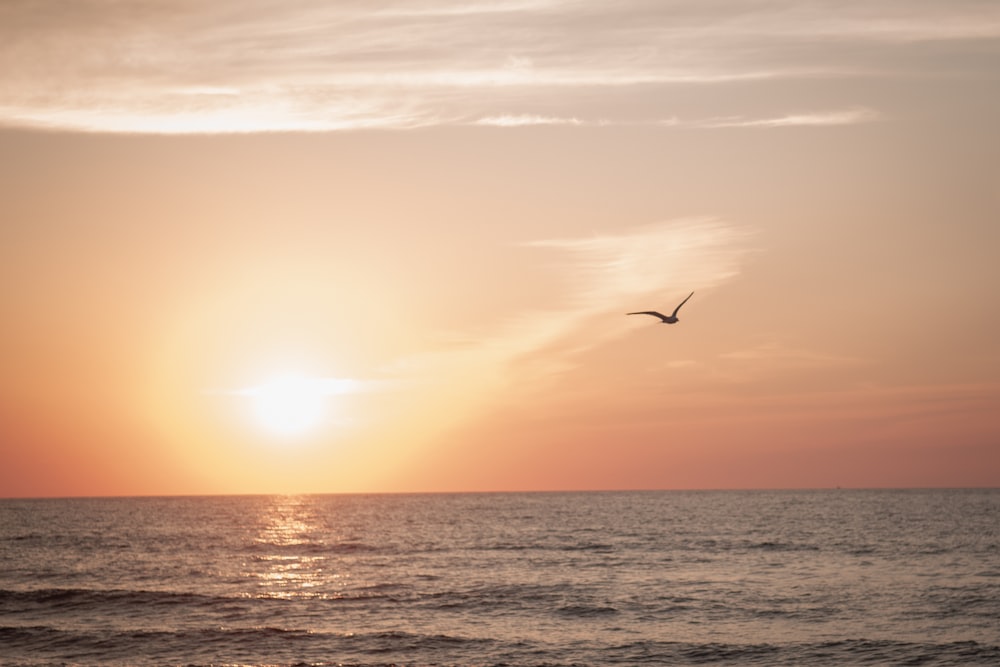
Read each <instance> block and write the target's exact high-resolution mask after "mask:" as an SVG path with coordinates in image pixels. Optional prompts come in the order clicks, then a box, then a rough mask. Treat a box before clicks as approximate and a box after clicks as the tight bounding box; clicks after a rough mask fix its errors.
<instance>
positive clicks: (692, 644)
mask: <svg viewBox="0 0 1000 667" xmlns="http://www.w3.org/2000/svg"><path fill="white" fill-rule="evenodd" d="M0 664H2V665H75V664H79V665H390V664H395V665H461V666H472V665H477V666H489V665H504V666H508V667H518V666H529V665H548V666H558V665H594V666H597V665H602V666H603V665H644V664H650V665H706V664H720V665H993V666H995V665H1000V490H955V491H951V490H904V491H881V490H878V491H875V490H872V491H856V490H850V491H847V490H827V491H775V492H765V491H746V492H744V491H729V492H726V491H720V492H620V493H618V492H615V493H610V492H608V493H524V494H520V493H510V494H454V495H445V494H442V495H329V496H301V497H285V496H281V497H264V496H260V497H204V498H122V499H65V500H54V499H51V500H49V499H47V500H0Z"/></svg>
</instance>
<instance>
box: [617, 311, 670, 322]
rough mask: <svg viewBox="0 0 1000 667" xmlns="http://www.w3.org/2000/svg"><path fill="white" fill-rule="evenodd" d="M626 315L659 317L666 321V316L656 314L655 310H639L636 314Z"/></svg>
mask: <svg viewBox="0 0 1000 667" xmlns="http://www.w3.org/2000/svg"><path fill="white" fill-rule="evenodd" d="M625 314H626V315H652V316H653V317H659V318H660V319H661V320H664V321H665V320H666V319H667V316H666V315H664V314H663V313H658V312H656V311H655V310H640V311H639V312H637V313H625Z"/></svg>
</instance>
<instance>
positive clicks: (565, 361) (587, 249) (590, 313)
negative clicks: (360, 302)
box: [396, 218, 751, 378]
mask: <svg viewBox="0 0 1000 667" xmlns="http://www.w3.org/2000/svg"><path fill="white" fill-rule="evenodd" d="M750 238H751V232H750V231H749V230H747V229H745V228H741V227H738V226H736V225H733V224H731V223H728V222H726V221H723V220H720V219H717V218H692V219H681V220H670V221H665V222H660V223H655V224H650V225H644V226H640V227H637V228H634V229H631V230H628V231H625V232H621V233H615V234H591V235H589V236H585V237H576V238H556V239H542V240H536V241H531V242H528V243H526V244H525V246H526V247H529V248H534V249H537V250H539V251H541V252H544V253H546V255H548V257H549V264H550V268H551V269H552V270H553V271H555V272H556V273H557V277H558V278H559V279H561V281H562V282H563V284H564V285H566V288H565V292H564V294H563V296H562V299H561V301H560V302H559V303H558V304H557V305H553V306H552V307H551V308H549V309H546V310H535V311H526V312H516V313H510V314H508V315H507V316H506V317H505V318H504V319H503V321H501V322H500V323H492V324H490V326H489V331H490V333H489V334H488V335H478V334H477V333H467V334H465V335H464V336H463V337H462V338H463V340H465V341H466V343H465V344H463V345H461V346H458V347H456V346H454V345H446V346H443V347H442V348H441V349H440V350H439V351H437V352H433V353H430V354H428V355H425V356H423V357H422V358H420V359H408V360H405V362H401V363H399V364H397V366H396V368H397V369H405V371H406V372H407V373H410V374H418V375H423V376H436V377H440V378H449V377H459V376H466V377H489V378H500V377H503V372H504V371H503V370H502V369H508V370H509V368H510V367H511V364H514V363H515V362H518V361H519V360H524V359H527V358H531V359H533V365H534V368H535V369H536V370H539V371H540V372H542V373H545V372H550V371H555V370H564V369H566V368H569V367H571V366H572V365H573V364H574V363H575V362H574V361H573V359H574V358H575V357H577V356H578V355H579V354H581V353H583V352H585V351H586V350H588V349H591V348H593V347H595V346H598V345H602V344H604V343H607V342H608V341H610V340H612V339H614V338H617V337H621V336H624V335H626V334H628V332H629V331H631V330H632V329H630V328H629V327H628V326H626V325H625V318H623V317H622V315H623V313H624V312H626V311H627V310H628V309H629V308H632V307H633V306H634V305H635V304H639V303H644V302H646V301H648V300H649V299H652V298H659V297H669V298H673V297H675V296H678V295H679V296H680V297H683V296H685V295H686V294H687V293H688V292H691V291H693V290H704V289H709V288H712V287H716V286H718V285H720V284H722V283H723V282H725V281H727V280H730V279H732V278H733V277H735V276H736V275H738V273H739V271H740V265H741V262H742V260H743V258H744V257H745V255H746V254H747V252H749V250H750V248H749V247H748V243H749V240H750ZM581 332H586V333H585V335H581ZM471 341H474V342H471Z"/></svg>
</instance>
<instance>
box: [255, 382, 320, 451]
mask: <svg viewBox="0 0 1000 667" xmlns="http://www.w3.org/2000/svg"><path fill="white" fill-rule="evenodd" d="M247 393H248V394H249V395H250V397H251V398H252V400H253V412H254V416H255V417H256V418H257V421H258V422H259V423H260V424H261V426H263V427H264V428H266V429H267V430H268V431H270V432H271V433H274V434H277V435H286V436H290V435H300V434H303V433H306V432H308V431H311V430H313V429H315V428H316V427H317V426H319V425H320V423H321V422H322V421H323V419H324V417H325V416H326V411H327V407H328V406H327V403H328V399H327V393H328V392H326V391H325V389H324V385H323V382H322V381H321V380H317V379H315V378H308V377H304V376H302V375H291V374H289V375H280V376H277V377H274V378H272V379H270V380H268V381H267V382H265V383H263V384H261V385H258V386H256V387H253V388H251V389H250V390H248V391H247Z"/></svg>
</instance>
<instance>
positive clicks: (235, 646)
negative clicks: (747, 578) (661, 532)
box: [0, 626, 1000, 667]
mask: <svg viewBox="0 0 1000 667" xmlns="http://www.w3.org/2000/svg"><path fill="white" fill-rule="evenodd" d="M0 646H2V647H3V648H0V661H3V663H4V664H5V665H9V664H13V663H14V662H17V663H18V664H25V665H27V664H30V665H45V664H56V663H57V662H62V661H69V662H83V663H88V664H93V663H100V664H108V663H127V664H130V665H136V666H140V667H141V666H145V665H154V664H171V663H173V664H176V663H184V664H188V665H191V666H192V667H197V666H199V665H220V664H241V665H247V666H249V665H272V666H288V667H293V666H295V665H304V664H308V665H311V666H313V667H320V666H332V665H341V666H344V667H346V666H348V665H354V666H356V667H381V666H384V665H389V664H399V663H400V662H403V663H406V664H448V665H454V666H455V667H463V666H467V665H477V666H487V665H493V666H495V667H499V665H506V666H507V667H530V666H534V665H547V666H550V667H558V666H563V665H577V666H583V665H657V664H670V665H700V664H720V665H773V666H776V667H780V666H791V665H803V664H808V665H811V666H817V667H833V666H837V667H840V666H841V665H856V664H919V665H930V666H940V667H944V666H948V665H972V666H980V665H983V666H985V665H996V664H1000V646H993V645H985V644H980V643H977V642H974V641H967V642H950V643H931V642H926V643H919V642H902V641H888V640H868V639H851V640H842V641H827V642H814V643H789V644H766V643H765V644H726V643H686V642H667V641H640V642H634V643H628V644H621V645H612V646H606V645H600V644H599V643H597V642H595V641H590V642H586V641H585V642H568V643H565V644H559V643H558V642H544V643H543V642H529V641H520V642H501V641H499V640H496V639H491V638H477V637H458V636H451V635H444V634H420V633H416V632H403V631H392V632H371V633H363V634H353V633H333V632H310V631H307V630H301V629H294V628H276V627H267V626H262V627H253V628H216V629H202V630H192V631H182V632H148V631H147V632H90V633H85V632H78V631H68V630H60V629H55V628H51V627H47V626H24V627H9V626H0ZM14 655H22V656H23V655H31V656H32V658H31V660H24V659H19V660H18V659H15V660H14V661H10V660H4V658H6V657H7V656H14Z"/></svg>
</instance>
